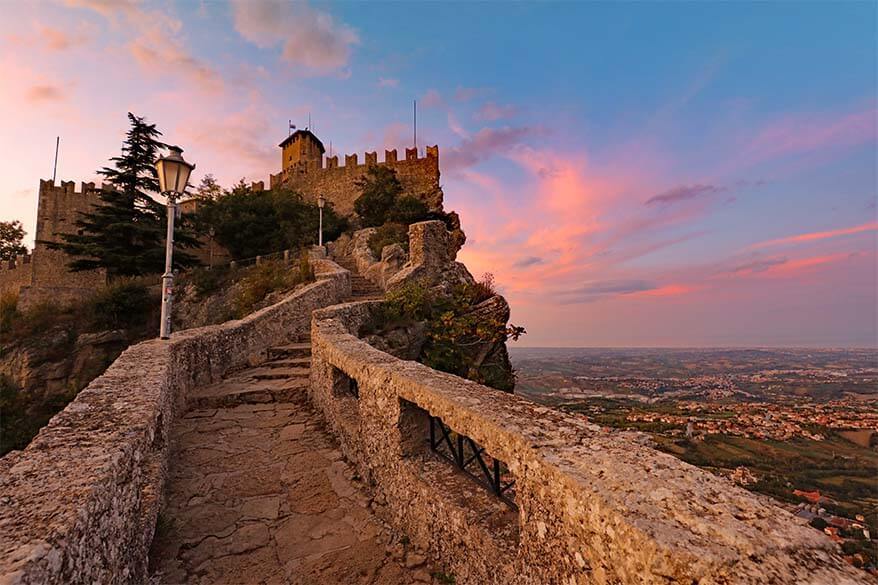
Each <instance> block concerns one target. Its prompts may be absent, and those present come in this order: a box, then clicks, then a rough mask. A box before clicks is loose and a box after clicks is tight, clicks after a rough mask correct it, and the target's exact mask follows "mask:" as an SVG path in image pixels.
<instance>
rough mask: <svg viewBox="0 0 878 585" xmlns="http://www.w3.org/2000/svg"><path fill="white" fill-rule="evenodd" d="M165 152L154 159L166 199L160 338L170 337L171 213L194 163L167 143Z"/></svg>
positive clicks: (179, 149)
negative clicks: (160, 156)
mask: <svg viewBox="0 0 878 585" xmlns="http://www.w3.org/2000/svg"><path fill="white" fill-rule="evenodd" d="M168 150H169V151H170V152H169V154H168V156H164V157H162V158H160V159H158V160H157V161H155V168H156V170H157V171H158V175H159V191H161V192H162V193H163V194H164V195H165V197H167V199H168V236H167V239H166V241H165V273H164V274H163V275H162V322H161V327H160V330H159V336H160V337H161V338H162V339H169V338H170V337H171V301H172V300H173V296H174V294H173V291H174V272H173V255H174V216H175V215H176V208H177V196H178V195H183V192H184V191H185V190H186V184H187V183H188V182H189V175H190V174H191V173H192V169H194V168H195V165H193V164H189V163H187V162H186V161H185V160H183V149H182V148H180V147H179V146H169V147H168Z"/></svg>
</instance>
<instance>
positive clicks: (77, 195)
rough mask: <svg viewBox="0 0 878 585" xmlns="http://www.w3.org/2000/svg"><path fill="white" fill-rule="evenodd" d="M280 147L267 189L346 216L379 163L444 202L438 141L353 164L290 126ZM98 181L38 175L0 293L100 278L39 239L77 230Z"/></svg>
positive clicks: (42, 296) (51, 290) (69, 295)
mask: <svg viewBox="0 0 878 585" xmlns="http://www.w3.org/2000/svg"><path fill="white" fill-rule="evenodd" d="M279 146H280V148H281V172H280V173H278V174H276V175H271V177H270V186H271V188H272V189H275V188H288V189H291V190H293V191H297V192H299V193H301V194H302V195H303V196H304V197H305V198H306V199H309V200H311V201H316V200H317V198H318V197H319V196H321V195H322V196H323V197H324V198H326V199H327V200H328V201H330V202H332V204H333V206H334V208H335V210H336V211H337V212H339V213H341V214H343V215H351V214H352V213H353V212H354V200H355V199H356V198H357V196H358V194H357V189H356V181H357V180H358V179H360V178H361V177H362V176H363V175H364V174H365V173H366V169H367V168H368V167H369V166H371V165H382V166H388V167H390V168H392V169H394V170H395V171H396V173H397V176H398V177H399V180H400V182H401V183H402V186H403V189H404V190H405V191H406V193H407V194H410V195H414V196H416V197H418V198H420V199H421V200H422V201H424V203H426V204H427V207H428V208H430V209H441V208H442V191H441V188H440V185H439V147H438V146H428V147H427V148H426V155H425V156H423V157H419V156H418V149H416V148H406V149H405V160H398V159H397V151H396V150H395V149H394V150H387V151H385V154H384V161H383V162H380V163H379V162H378V155H377V153H375V152H367V153H366V156H365V164H358V162H357V161H358V156H357V155H356V154H352V155H347V156H345V157H344V158H345V164H344V166H339V164H338V156H331V157H324V154H325V152H326V149H325V148H324V146H323V143H322V142H321V141H320V139H319V138H317V136H315V135H314V134H313V133H312V132H311V131H309V130H298V131H296V132H294V133H293V134H291V135H290V136H288V137H287V138H286V139H285V140H284V141H283V142H281V143H280V145H279ZM324 161H325V166H324ZM251 187H252V189H253V190H255V191H261V190H263V189H264V188H265V183H264V182H262V181H258V182H254V183H252V184H251ZM102 188H103V185H100V186H97V187H96V186H95V184H94V183H82V184H81V188H80V191H78V192H77V191H76V190H75V184H74V182H73V181H61V184H60V185H55V184H54V182H53V181H51V180H48V181H47V180H40V191H39V199H38V205H37V229H36V238H35V239H36V244H35V246H34V250H33V253H32V254H27V255H21V256H19V257H18V258H16V259H15V260H10V261H6V262H2V263H0V293H3V292H7V291H11V292H14V293H17V294H18V295H19V306H20V307H22V308H26V307H28V306H31V305H34V304H37V303H40V302H43V301H47V300H52V301H57V302H69V301H75V300H78V299H82V298H84V297H86V296H88V295H89V294H91V293H93V292H94V290H95V288H98V287H100V286H103V285H105V284H106V275H105V274H104V273H103V272H102V271H88V272H79V273H75V272H70V271H69V270H68V269H67V264H68V263H69V258H68V257H67V256H66V255H65V254H64V252H62V251H60V250H50V249H49V248H48V247H47V246H46V245H45V242H58V241H60V239H61V237H60V235H61V234H64V233H71V232H72V231H73V230H75V223H76V220H77V219H79V216H80V214H81V213H83V212H86V211H88V210H89V209H90V208H91V206H92V205H98V204H99V202H100V200H99V198H98V194H99V192H100V190H101V189H102ZM180 208H181V211H182V212H183V213H192V212H195V211H196V210H197V208H198V201H197V200H196V199H188V200H185V201H181V202H180ZM190 253H193V254H195V255H196V257H198V258H199V259H201V261H202V262H203V263H205V264H213V263H215V262H227V261H228V260H230V258H229V257H228V255H227V253H226V252H225V251H224V250H222V249H221V248H220V247H219V246H217V245H216V244H215V243H214V242H210V241H206V242H205V245H204V246H202V247H201V248H199V249H196V250H192V251H190Z"/></svg>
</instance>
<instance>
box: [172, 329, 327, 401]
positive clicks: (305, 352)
mask: <svg viewBox="0 0 878 585" xmlns="http://www.w3.org/2000/svg"><path fill="white" fill-rule="evenodd" d="M310 375H311V339H310V336H305V337H302V338H300V340H299V341H298V342H297V343H290V344H288V345H282V346H278V347H271V348H269V349H268V361H266V362H264V363H262V364H260V365H258V366H257V367H253V368H248V369H246V370H242V371H239V372H234V373H232V374H230V375H228V376H227V377H226V379H224V380H223V381H222V382H220V383H219V384H214V385H211V386H205V387H203V388H199V389H198V390H196V391H195V392H193V393H192V394H191V395H190V396H189V399H188V401H187V404H188V406H189V408H190V409H201V408H229V407H231V406H235V405H238V404H266V403H271V402H290V401H292V400H294V399H297V398H298V397H299V395H300V394H302V393H304V392H305V391H306V390H307V389H308V379H309V376H310Z"/></svg>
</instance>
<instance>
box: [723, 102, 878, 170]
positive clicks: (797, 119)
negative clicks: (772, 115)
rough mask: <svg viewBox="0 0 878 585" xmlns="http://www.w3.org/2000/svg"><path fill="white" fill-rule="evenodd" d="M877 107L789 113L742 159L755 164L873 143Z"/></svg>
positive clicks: (756, 138)
mask: <svg viewBox="0 0 878 585" xmlns="http://www.w3.org/2000/svg"><path fill="white" fill-rule="evenodd" d="M876 113H878V111H876V109H875V107H874V106H871V107H869V108H866V109H863V110H859V111H854V112H848V113H843V114H836V113H814V112H803V113H795V114H788V115H786V116H784V117H782V118H780V119H779V120H777V121H774V122H771V123H769V124H768V125H767V126H765V127H763V128H762V129H761V130H759V131H758V132H757V133H756V135H755V136H754V137H752V138H751V139H750V140H749V142H748V144H746V145H745V147H744V149H743V154H742V156H741V157H739V158H738V161H739V163H741V164H745V165H746V164H752V163H754V162H761V161H764V160H768V159H773V158H778V157H784V156H788V155H794V154H804V153H810V152H816V151H821V150H827V149H834V148H844V147H850V146H857V145H860V144H866V143H872V142H875V139H876V131H875V127H876Z"/></svg>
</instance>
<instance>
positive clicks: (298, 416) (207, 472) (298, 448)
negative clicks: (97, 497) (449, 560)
mask: <svg viewBox="0 0 878 585" xmlns="http://www.w3.org/2000/svg"><path fill="white" fill-rule="evenodd" d="M242 374H243V375H242ZM245 374H246V372H242V373H239V374H236V376H235V379H233V380H227V381H224V382H222V383H220V384H217V385H216V386H214V387H212V388H208V389H202V390H200V391H199V392H198V393H197V395H198V396H199V398H198V399H197V400H196V402H198V401H201V403H204V402H209V400H206V397H210V396H214V397H223V396H225V397H226V398H225V399H223V398H217V399H216V400H215V402H216V405H215V406H214V407H200V408H197V409H195V410H191V411H190V412H188V413H187V414H186V415H185V416H184V417H182V418H181V420H180V421H179V422H178V424H177V425H176V427H175V429H174V445H175V447H174V449H175V451H174V453H173V456H172V464H171V470H170V474H169V480H168V488H167V503H166V507H165V509H164V510H163V512H162V514H161V516H160V519H159V523H158V526H157V529H156V537H155V540H154V541H153V546H152V551H151V554H150V567H151V575H152V576H151V580H150V583H151V584H152V585H158V584H163V585H174V584H178V583H187V584H188V583H193V584H208V583H209V584H240V585H262V584H264V585H268V584H285V585H314V584H326V585H333V584H339V585H341V584H345V585H349V584H362V585H393V584H415V583H430V582H432V579H431V576H430V575H431V573H432V570H431V569H429V568H428V567H427V565H426V564H425V559H424V558H423V557H422V556H421V555H419V554H417V552H416V551H406V550H405V546H403V545H402V544H401V542H405V540H402V541H400V539H399V538H398V537H397V536H395V535H394V534H393V533H392V532H391V531H390V529H389V528H388V527H387V526H386V525H385V524H384V523H383V522H382V521H380V520H379V519H377V518H376V517H375V516H374V514H373V513H372V509H371V506H374V505H375V504H374V503H373V502H372V501H371V498H370V497H369V495H368V493H367V492H366V491H365V488H364V487H363V485H362V483H361V482H360V481H359V479H358V478H357V477H356V474H355V472H354V471H353V469H352V468H351V467H350V466H349V465H348V464H347V463H346V462H345V461H344V460H343V459H342V455H341V452H340V451H339V449H338V447H337V445H336V443H335V440H334V439H333V438H332V437H331V436H330V435H329V433H328V432H327V431H326V429H325V425H324V421H323V420H322V418H321V417H320V416H319V415H318V414H317V413H316V412H315V411H314V410H313V409H312V407H311V405H310V403H309V402H308V400H307V396H306V393H305V391H304V389H303V388H301V387H300V386H299V394H297V395H295V396H294V397H293V398H294V399H293V400H292V401H290V402H270V401H268V400H266V401H265V403H257V404H249V403H244V404H233V403H232V402H231V399H230V398H228V397H229V396H230V395H233V396H235V397H237V398H241V397H245V396H247V395H248V393H249V396H250V398H253V397H256V396H259V393H260V392H267V393H268V396H269V398H271V394H272V392H277V390H278V389H281V388H282V387H283V385H284V383H287V384H289V383H290V381H289V380H286V381H284V380H260V381H258V382H253V381H251V382H249V383H247V382H244V381H242V380H244V379H246V377H245ZM267 386H268V387H270V389H268V390H267V389H266V387H267ZM224 400H228V402H226V403H225V404H223V401H224ZM261 401H262V400H261V398H260V399H255V402H261ZM245 402H246V401H245Z"/></svg>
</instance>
